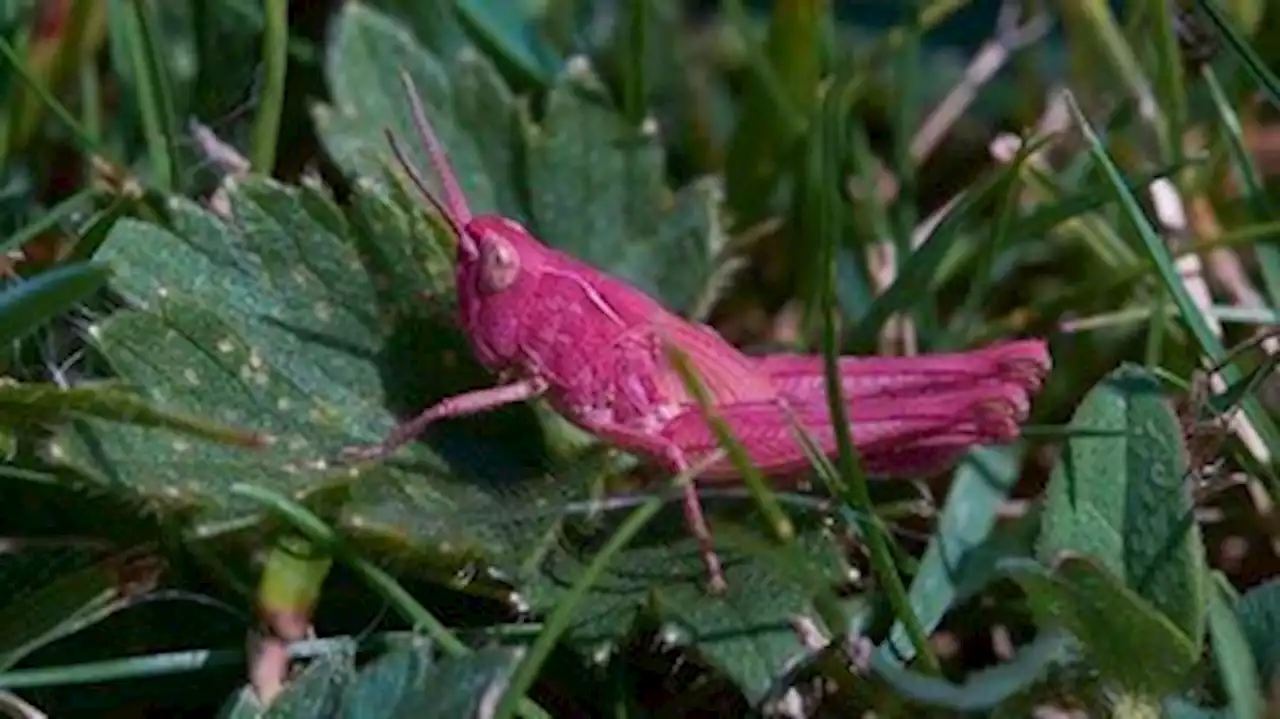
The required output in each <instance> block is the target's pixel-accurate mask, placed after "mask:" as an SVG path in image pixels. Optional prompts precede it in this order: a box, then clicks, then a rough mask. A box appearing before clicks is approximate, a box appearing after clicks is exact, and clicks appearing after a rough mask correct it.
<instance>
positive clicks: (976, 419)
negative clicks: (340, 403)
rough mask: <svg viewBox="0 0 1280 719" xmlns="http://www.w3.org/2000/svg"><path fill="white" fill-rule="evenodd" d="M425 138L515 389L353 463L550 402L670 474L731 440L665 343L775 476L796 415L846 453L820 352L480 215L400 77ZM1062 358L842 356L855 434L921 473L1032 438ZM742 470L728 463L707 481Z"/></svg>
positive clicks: (1023, 349) (482, 330)
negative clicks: (1041, 401) (1024, 430)
mask: <svg viewBox="0 0 1280 719" xmlns="http://www.w3.org/2000/svg"><path fill="white" fill-rule="evenodd" d="M401 79H402V81H403V82H404V83H405V87H406V90H407V92H408V93H409V97H410V103H411V107H412V110H413V115H414V122H415V125H416V127H417V131H418V133H419V135H420V137H421V139H422V141H423V142H424V144H425V146H426V148H427V150H428V154H429V155H430V157H431V161H432V164H433V165H434V168H435V170H436V173H437V174H438V175H439V177H440V180H441V183H442V186H443V190H444V193H443V194H444V200H443V202H441V201H440V200H438V199H436V198H435V197H434V196H433V195H432V194H431V193H430V192H429V191H428V190H427V189H426V184H425V182H424V181H423V178H422V177H421V176H420V175H419V174H418V172H417V170H416V169H415V168H414V167H413V165H411V164H410V163H409V162H408V161H407V159H406V157H405V155H404V154H403V152H402V151H401V150H400V148H399V145H398V143H397V142H396V141H395V138H391V139H390V142H391V145H392V149H393V151H394V152H395V154H396V157H397V158H398V160H399V161H400V164H401V165H402V167H403V168H404V169H405V171H406V172H407V173H408V174H409V175H410V177H411V178H412V179H413V180H414V182H415V183H416V184H417V185H418V187H419V189H420V190H421V191H422V193H423V195H424V197H425V198H426V199H427V200H428V201H429V202H430V203H431V204H432V205H433V206H434V207H435V209H436V210H437V212H439V213H440V214H441V215H442V216H443V217H444V218H445V220H446V221H447V222H449V224H450V225H451V226H452V227H453V229H454V231H455V233H456V234H457V236H458V266H457V271H456V279H457V292H458V305H459V315H460V316H459V319H460V321H461V323H462V325H463V327H464V329H465V330H466V334H467V336H468V337H469V338H470V343H471V346H472V348H473V350H474V352H475V354H476V357H477V359H478V360H479V361H480V362H481V363H482V364H483V365H484V366H485V367H487V368H489V369H490V370H491V371H493V372H495V373H496V374H497V375H498V376H499V377H500V378H502V380H503V383H502V384H500V385H499V386H496V387H493V388H490V389H484V390H477V391H474V392H469V393H466V394H462V395H457V396H454V397H450V398H447V399H445V400H442V401H441V402H439V403H438V404H436V405H434V406H433V407H431V408H429V409H427V410H426V411H424V412H423V413H422V414H420V415H418V416H417V417H415V418H413V419H412V420H409V421H408V422H406V423H404V424H402V425H400V426H398V427H397V428H396V429H395V430H394V431H393V432H392V434H391V435H390V436H389V437H387V438H386V439H385V440H384V441H382V442H380V443H378V444H376V445H371V446H366V447H353V448H349V449H348V450H347V451H346V452H345V454H346V456H347V457H349V458H353V459H364V460H373V459H379V458H382V457H385V456H387V455H389V454H390V453H392V452H394V451H395V450H396V449H397V448H399V447H400V446H402V445H403V444H405V443H406V442H408V441H411V440H412V439H414V438H415V437H417V436H418V435H420V434H421V433H422V431H423V430H424V429H425V428H426V427H427V425H429V424H431V423H432V422H435V421H438V420H440V419H444V418H448V417H457V416H461V415H465V414H470V413H474V412H480V411H484V410H487V409H490V408H493V407H496V406H498V405H502V404H507V403H510V402H519V401H524V400H529V399H533V398H535V397H540V396H543V397H545V398H546V399H547V400H548V401H549V403H550V404H551V405H552V407H554V408H555V409H556V411H558V412H559V413H561V414H562V415H563V416H565V417H566V418H567V419H569V420H570V421H572V422H574V423H575V424H577V425H578V426H580V427H582V428H584V429H586V430H588V431H590V432H592V433H594V434H595V435H597V436H599V437H600V438H602V439H604V440H605V441H608V442H611V443H613V444H615V445H616V446H619V447H621V448H623V449H626V450H628V451H631V452H635V453H638V454H642V455H645V456H647V457H649V458H651V459H652V460H654V461H656V462H657V463H659V464H660V465H662V466H663V467H664V468H666V469H668V470H670V471H672V472H679V471H684V470H686V469H688V468H689V467H690V466H692V465H693V464H695V463H698V462H700V461H701V460H703V459H704V458H705V459H710V457H709V455H710V454H711V453H714V452H716V451H717V450H718V449H719V445H718V443H717V442H716V439H715V436H714V434H713V433H712V431H711V429H710V427H709V426H708V425H707V422H706V421H705V420H704V418H703V416H702V413H701V410H700V409H699V407H698V405H697V403H696V402H695V401H694V399H693V398H692V397H691V396H690V395H689V394H688V392H687V391H686V389H685V387H684V385H683V383H682V382H681V380H680V377H679V375H678V374H677V373H676V371H675V370H674V368H673V367H672V366H671V365H670V363H669V362H668V360H667V356H666V353H665V352H664V350H663V342H664V341H667V342H671V343H673V344H674V345H675V346H677V347H679V348H681V349H682V350H683V351H684V352H685V354H686V356H688V357H689V359H690V360H691V361H692V363H693V365H694V368H695V369H696V370H697V372H698V375H699V377H700V378H701V380H702V382H703V384H704V386H705V387H706V389H707V391H708V392H709V393H710V394H711V396H712V397H713V398H714V402H715V404H716V409H717V413H718V414H719V415H720V416H721V417H723V418H724V419H725V420H726V422H727V423H728V425H729V427H730V428H731V430H732V431H733V432H734V434H735V435H736V436H737V438H738V439H739V440H740V441H741V442H742V443H743V445H744V446H745V448H746V449H747V452H748V454H749V455H750V456H751V458H752V459H753V460H754V461H755V463H756V464H757V465H759V466H760V467H761V468H763V469H764V470H765V471H766V472H768V473H770V474H775V475H780V474H789V473H794V472H796V471H798V470H802V469H804V468H805V467H807V466H808V464H809V463H808V460H807V458H806V456H805V454H804V450H803V445H802V444H801V443H800V442H799V440H798V439H797V438H796V436H795V431H794V426H795V424H794V423H797V422H798V423H799V425H800V426H802V427H804V428H805V429H806V430H807V431H808V433H809V435H810V437H811V438H812V439H814V440H815V441H816V442H817V444H818V445H819V446H820V447H821V448H822V450H823V451H824V452H826V453H827V454H829V455H831V454H834V453H835V452H836V444H835V433H834V430H833V429H832V423H831V421H830V416H829V409H828V404H827V398H826V392H825V384H824V378H823V369H822V358H821V357H816V356H812V355H799V354H783V355H774V356H767V357H753V356H749V355H745V354H743V353H741V352H740V351H738V350H737V348H735V347H734V346H732V345H730V344H729V343H728V342H727V341H726V340H724V339H723V338H722V337H721V336H720V335H719V334H717V333H716V332H715V331H714V330H712V329H711V328H710V327H707V326H705V325H702V324H697V323H692V322H689V321H686V320H685V319H683V318H681V317H679V316H678V315H675V314H673V313H671V312H669V311H668V310H666V309H665V308H664V307H663V306H662V305H661V304H659V303H658V302H657V301H656V300H654V299H653V298H651V297H649V296H647V295H645V294H644V293H642V292H641V291H639V290H637V289H636V288H634V287H631V286H630V285H628V284H626V283H624V282H622V281H620V280H618V279H616V278H613V277H610V276H609V275H606V274H604V273H602V272H600V271H599V270H597V269H595V268H594V267H592V266H590V265H588V264H586V263H584V262H582V261H579V260H577V259H575V258H573V257H571V256H569V255H567V254H565V253H562V252H559V251H556V250H554V249H552V248H550V247H548V246H546V245H544V244H542V243H541V242H539V241H538V240H537V239H535V238H534V237H533V235H532V234H530V233H529V232H528V231H527V230H526V229H524V228H523V227H522V226H520V225H519V224H518V223H516V222H514V221H513V220H510V219H508V218H505V217H501V216H497V215H482V216H474V217H473V216H472V215H471V212H470V210H469V209H468V205H467V202H466V198H465V197H464V196H463V195H462V192H461V190H460V189H459V187H458V185H457V183H456V181H455V179H454V176H453V174H452V171H451V169H450V166H449V163H448V159H447V156H446V153H445V151H444V149H443V147H441V145H440V143H439V141H438V140H437V139H436V136H435V134H434V132H433V131H432V129H431V127H430V125H429V124H428V122H427V120H426V117H425V114H424V113H423V110H422V106H421V103H420V101H419V100H418V98H417V95H416V93H415V92H414V90H413V87H412V84H411V81H410V80H409V78H408V77H407V75H404V74H403V73H402V78H401ZM1049 365H1050V360H1049V356H1048V352H1047V350H1046V348H1045V345H1044V343H1043V342H1042V341H1039V340H1020V341H1015V342H1008V343H1003V344H999V345H995V346H992V347H988V348H985V349H982V350H977V351H973V352H964V353H954V354H939V355H931V356H925V357H911V358H907V357H902V358H861V357H846V358H842V365H841V376H842V383H843V389H844V393H845V397H846V400H847V401H848V413H849V417H850V421H851V431H852V435H853V440H854V442H855V443H856V444H857V446H858V448H859V450H860V452H861V454H862V457H863V462H864V465H865V466H866V467H867V469H868V471H870V472H872V473H875V474H881V475H914V474H923V473H927V472H931V471H936V470H939V469H943V468H945V467H946V466H948V465H949V464H951V463H953V462H954V461H955V460H956V459H957V458H958V456H959V455H960V454H962V453H963V452H964V451H965V450H966V449H968V448H969V447H971V446H973V445H975V444H986V443H996V442H1004V441H1009V440H1011V439H1014V438H1016V437H1017V436H1018V426H1019V423H1020V422H1021V421H1023V420H1024V419H1025V418H1026V414H1027V411H1028V407H1029V404H1030V397H1031V395H1032V394H1033V393H1034V392H1035V391H1036V390H1038V389H1039V387H1040V384H1041V382H1042V381H1043V377H1044V375H1045V374H1046V373H1047V371H1048V369H1049ZM735 476H736V474H735V472H734V469H733V466H732V465H731V463H730V462H729V461H728V459H726V458H723V457H722V458H720V459H717V460H714V461H712V463H711V464H710V465H709V466H708V468H707V469H705V470H703V471H702V472H701V473H700V474H699V479H702V480H730V479H733V478H734V477H735ZM684 511H685V518H686V520H687V522H688V524H689V527H690V529H691V531H692V532H693V534H694V536H695V537H696V538H697V539H698V541H699V543H700V545H701V547H702V556H703V560H704V563H705V564H706V568H707V572H708V576H709V580H710V586H711V589H712V590H713V591H719V590H722V589H723V588H724V587H725V582H724V578H723V573H722V571H721V568H720V564H719V560H718V558H717V557H716V554H715V551H714V549H713V543H712V539H711V534H710V530H709V529H708V528H707V526H706V522H705V519H704V518H703V514H702V508H701V504H700V503H699V501H698V496H697V493H696V489H695V488H694V486H693V484H692V483H690V484H688V485H686V488H685V498H684Z"/></svg>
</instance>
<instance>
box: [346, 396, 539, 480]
mask: <svg viewBox="0 0 1280 719" xmlns="http://www.w3.org/2000/svg"><path fill="white" fill-rule="evenodd" d="M547 386H548V385H547V381H546V380H545V379H543V378H541V377H530V378H525V379H520V380H517V381H515V382H512V383H510V384H504V385H501V386H498V387H489V388H487V389H480V390H475V391H472V392H466V393H464V394H458V395H454V396H452V397H446V398H445V399H442V400H440V401H439V402H437V403H436V404H434V405H432V406H431V407H429V408H427V409H426V410H425V411H423V412H422V413H421V414H419V415H418V416H417V417H414V418H413V419H411V420H408V421H407V422H403V423H401V424H399V425H396V428H395V429H393V430H392V431H391V434H389V435H387V437H386V439H384V440H382V441H381V442H378V443H377V444H370V445H358V446H353V447H347V448H346V449H344V450H342V457H343V459H345V460H347V461H361V460H363V461H373V460H379V459H382V458H384V457H387V456H389V455H391V454H392V453H394V452H395V451H396V450H397V449H400V448H401V447H402V446H404V445H405V444H408V443H409V442H411V441H413V440H414V439H415V438H417V437H418V436H419V435H421V434H422V433H423V432H425V431H426V429H427V427H428V426H429V425H430V424H431V423H432V422H435V421H437V420H441V419H448V418H450V417H462V416H465V415H469V414H476V413H478V412H484V411H485V410H489V409H493V408H494V407H500V406H502V405H504V404H512V403H514V402H523V401H525V400H529V399H533V398H534V397H537V396H538V395H540V394H542V393H543V392H546V391H547Z"/></svg>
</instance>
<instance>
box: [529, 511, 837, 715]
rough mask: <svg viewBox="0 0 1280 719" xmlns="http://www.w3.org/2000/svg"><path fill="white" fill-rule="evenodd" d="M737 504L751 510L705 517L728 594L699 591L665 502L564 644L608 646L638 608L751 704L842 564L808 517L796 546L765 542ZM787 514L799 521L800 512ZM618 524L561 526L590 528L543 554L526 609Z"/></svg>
mask: <svg viewBox="0 0 1280 719" xmlns="http://www.w3.org/2000/svg"><path fill="white" fill-rule="evenodd" d="M703 504H704V508H705V509H706V510H707V511H708V513H709V514H711V513H712V512H713V511H714V510H715V509H717V504H718V503H717V502H715V501H708V500H706V499H704V500H703ZM744 505H745V506H750V505H749V503H735V504H734V505H730V506H725V507H723V508H722V511H721V512H720V513H719V515H718V516H719V520H720V521H713V522H712V533H713V536H714V538H715V540H716V552H717V554H719V556H720V559H721V561H722V563H723V566H724V573H725V579H726V581H727V583H728V585H729V589H728V591H727V592H725V593H724V594H723V595H721V596H718V597H711V596H708V595H707V594H706V591H705V589H704V586H705V583H706V569H705V567H704V566H703V564H702V561H701V558H700V555H699V550H698V545H697V542H696V541H694V540H693V538H692V537H691V536H690V535H689V531H688V529H687V528H686V527H685V524H684V520H683V516H682V514H681V512H680V510H679V508H678V506H668V507H665V508H664V509H663V510H662V511H661V512H660V513H659V514H658V515H657V516H655V517H654V518H653V519H652V520H650V522H649V523H648V525H647V527H646V529H645V531H644V532H643V533H642V535H641V536H639V537H637V538H636V539H634V540H632V541H631V543H629V544H628V545H627V547H626V548H625V549H624V550H623V551H622V552H621V556H619V558H618V559H617V560H616V561H615V562H614V563H613V564H612V565H611V566H610V567H609V569H608V571H607V572H606V573H605V575H604V576H603V577H600V578H599V579H598V580H597V581H596V582H595V584H594V585H593V586H592V587H591V589H590V591H589V593H588V596H587V598H586V599H584V600H583V601H582V602H581V603H580V605H579V607H580V609H579V611H578V613H577V616H576V617H575V619H574V621H573V623H572V624H571V625H570V627H569V628H568V630H567V631H566V634H565V636H566V638H567V640H568V642H569V644H570V645H571V646H575V647H577V648H579V649H580V650H581V651H583V652H592V651H595V650H598V649H600V648H601V647H608V646H610V645H611V644H612V642H613V641H614V640H615V639H616V638H617V637H619V636H621V635H623V634H625V633H626V632H627V631H629V630H630V628H631V627H632V625H633V623H634V622H635V621H636V620H637V619H638V618H639V617H640V616H641V615H642V614H644V615H646V616H649V617H651V618H653V619H655V620H656V621H658V622H659V623H660V624H661V625H662V626H663V627H664V635H665V636H666V638H667V639H668V641H670V642H671V643H672V644H675V645H680V646H689V647H693V648H695V649H696V650H697V651H698V653H699V654H700V655H702V657H703V658H704V659H705V660H706V661H707V662H708V663H710V664H711V665H712V666H714V667H716V668H717V669H719V670H720V671H722V672H724V673H725V674H726V676H728V677H729V678H730V679H732V680H733V681H734V682H735V683H736V684H737V685H738V687H739V688H740V689H741V690H742V691H743V692H744V694H745V695H746V697H747V699H748V701H751V702H756V701H759V700H760V699H762V698H764V697H765V695H766V693H767V692H768V691H769V689H770V688H771V685H772V683H773V681H774V680H775V678H776V677H777V676H778V675H779V674H780V673H781V672H782V671H783V670H784V669H785V668H786V667H787V666H788V665H789V663H790V662H791V661H792V660H794V659H795V658H796V657H798V656H800V655H801V654H803V653H804V652H805V649H804V646H803V645H802V644H801V643H800V638H799V637H798V636H797V634H796V631H795V629H794V627H793V621H794V619H795V618H796V617H799V616H808V617H813V616H814V612H813V609H812V607H811V605H810V601H811V598H812V596H813V594H814V590H815V587H814V585H815V583H816V582H818V581H823V580H825V581H826V582H834V581H836V580H837V579H838V578H839V577H840V576H841V573H842V570H843V567H844V565H843V564H842V563H841V560H840V557H839V553H838V551H837V550H836V549H835V548H834V547H833V546H832V545H831V543H830V540H829V539H828V537H827V536H826V534H825V533H824V532H823V530H822V528H821V526H820V525H818V523H816V522H814V521H811V520H812V519H813V518H812V517H808V518H807V519H808V520H810V521H805V522H803V523H802V522H801V521H797V527H796V528H797V531H798V534H797V536H796V538H795V545H796V546H797V547H798V549H799V550H800V551H798V552H786V551H782V550H781V549H777V548H773V549H770V548H767V547H764V546H762V544H763V540H762V539H761V533H762V532H763V530H762V529H760V528H762V527H764V526H765V525H764V521H765V520H764V519H763V517H762V516H761V515H760V514H759V512H758V510H756V509H755V508H754V507H753V506H752V507H751V508H750V509H745V510H744V509H743V508H742V507H743V506H744ZM731 510H737V511H731ZM711 516H712V518H715V517H717V515H716V514H712V515H711ZM792 517H793V519H796V520H801V519H803V518H804V517H802V516H799V515H798V514H797V513H793V514H792ZM615 520H616V517H612V516H606V517H602V518H601V521H600V522H598V523H597V524H595V525H592V526H585V523H583V524H581V525H579V524H571V525H570V526H569V527H567V528H566V532H567V533H575V534H576V533H579V532H581V533H588V532H589V533H590V534H589V535H588V536H587V537H584V538H583V539H580V540H579V543H580V544H579V546H576V547H571V546H566V545H565V544H564V543H560V544H558V545H557V550H558V551H554V552H550V553H548V556H547V559H546V562H545V564H544V565H543V569H542V575H541V576H540V577H539V579H538V581H537V582H535V583H533V584H532V585H530V587H529V589H528V593H527V594H526V595H525V598H526V601H528V602H529V603H530V605H532V606H533V607H550V606H552V605H553V604H554V602H556V601H557V600H558V599H559V597H561V596H563V594H564V593H565V592H566V591H567V590H568V589H569V588H570V587H571V586H572V585H573V583H574V581H575V580H576V579H577V578H578V577H579V576H580V575H581V573H582V572H583V571H584V570H585V569H586V567H587V565H588V564H589V562H590V561H591V558H592V557H593V556H594V554H595V548H596V547H597V546H598V545H597V543H603V542H604V541H607V540H608V538H609V537H611V536H612V534H613V531H614V526H613V523H614V521H615ZM804 565H809V566H804Z"/></svg>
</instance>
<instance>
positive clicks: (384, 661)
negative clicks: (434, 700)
mask: <svg viewBox="0 0 1280 719" xmlns="http://www.w3.org/2000/svg"><path fill="white" fill-rule="evenodd" d="M433 661H434V651H433V650H432V649H431V647H430V645H426V646H418V647H407V648H405V649H400V650H395V651H390V652H387V653H386V654H384V655H382V656H380V657H378V658H377V659H375V660H374V661H372V662H370V663H369V664H367V665H366V666H364V667H363V668H362V669H361V670H360V674H359V676H357V677H356V679H355V681H353V682H351V683H350V684H348V685H347V687H346V690H345V691H344V692H343V695H342V712H341V713H340V714H339V715H338V716H340V717H342V719H383V718H385V719H391V718H392V717H399V716H406V717H407V716H409V714H407V713H406V711H407V707H410V706H411V705H412V704H413V703H414V702H417V701H421V698H420V697H421V695H422V694H423V693H424V692H423V685H424V684H425V682H426V678H427V675H428V673H429V672H430V671H431V670H432V662H433Z"/></svg>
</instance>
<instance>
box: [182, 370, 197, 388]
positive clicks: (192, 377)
mask: <svg viewBox="0 0 1280 719" xmlns="http://www.w3.org/2000/svg"><path fill="white" fill-rule="evenodd" d="M182 378H183V379H185V380H186V381H187V384H189V385H191V386H193V387H194V386H198V385H199V384H200V375H199V374H197V373H196V371H195V370H194V369H191V368H190V367H188V368H186V369H184V370H182Z"/></svg>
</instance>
